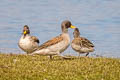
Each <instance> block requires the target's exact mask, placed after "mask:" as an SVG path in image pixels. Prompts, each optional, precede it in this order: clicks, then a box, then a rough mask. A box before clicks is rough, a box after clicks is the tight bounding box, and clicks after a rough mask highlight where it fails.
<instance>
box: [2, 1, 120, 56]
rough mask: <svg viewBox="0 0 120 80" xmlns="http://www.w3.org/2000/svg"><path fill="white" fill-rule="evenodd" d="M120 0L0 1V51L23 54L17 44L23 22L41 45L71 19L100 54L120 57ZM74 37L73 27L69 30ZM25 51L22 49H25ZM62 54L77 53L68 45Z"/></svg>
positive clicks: (56, 33) (55, 34) (57, 33)
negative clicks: (63, 23)
mask: <svg viewBox="0 0 120 80" xmlns="http://www.w3.org/2000/svg"><path fill="white" fill-rule="evenodd" d="M119 3H120V0H60V1H58V0H1V1H0V51H1V52H5V53H9V52H12V53H14V52H15V53H21V52H22V51H21V50H20V49H19V47H18V46H17V43H18V40H19V38H20V36H21V33H22V28H23V26H24V25H26V24H27V25H28V26H30V29H31V35H35V36H37V37H38V38H39V39H40V42H41V43H40V44H42V43H43V42H45V41H47V40H49V39H50V38H52V37H54V36H57V35H59V34H60V33H61V27H60V25H61V22H62V21H63V20H66V19H67V20H70V21H71V22H72V24H73V25H75V26H76V27H78V28H79V30H80V32H81V36H84V37H86V38H88V39H89V40H91V41H92V42H93V43H94V45H95V46H96V47H95V49H96V51H95V52H94V53H91V55H92V54H98V55H101V56H107V57H119V58H120V4H119ZM69 33H70V36H71V39H72V38H73V35H72V33H73V30H71V29H69ZM22 53H23V52H22ZM63 54H71V55H78V54H77V53H76V52H74V51H73V50H72V49H71V47H69V48H68V49H67V50H66V51H65V52H64V53H63Z"/></svg>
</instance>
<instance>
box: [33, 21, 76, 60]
mask: <svg viewBox="0 0 120 80" xmlns="http://www.w3.org/2000/svg"><path fill="white" fill-rule="evenodd" d="M68 28H72V29H74V28H76V27H75V26H73V25H72V23H71V22H70V21H69V20H64V21H63V22H62V23H61V30H62V33H61V34H60V35H59V36H56V37H54V38H52V39H50V40H48V41H46V42H45V43H43V44H41V45H40V46H39V47H38V49H37V50H36V51H34V52H33V53H32V54H33V55H34V54H39V55H48V56H50V59H52V56H53V55H59V54H60V53H62V52H64V51H65V50H66V49H67V48H68V46H69V45H70V36H69V33H68Z"/></svg>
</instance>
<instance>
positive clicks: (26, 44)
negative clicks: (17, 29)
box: [18, 25, 39, 54]
mask: <svg viewBox="0 0 120 80" xmlns="http://www.w3.org/2000/svg"><path fill="white" fill-rule="evenodd" d="M18 46H19V47H20V48H21V49H22V50H23V51H25V52H27V54H30V53H32V52H33V51H35V50H36V49H37V48H38V46H39V40H38V38H37V37H35V36H31V35H30V29H29V27H28V26H27V25H25V26H24V28H23V33H22V36H21V38H20V40H19V42H18Z"/></svg>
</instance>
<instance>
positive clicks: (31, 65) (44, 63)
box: [0, 54, 120, 80]
mask: <svg viewBox="0 0 120 80" xmlns="http://www.w3.org/2000/svg"><path fill="white" fill-rule="evenodd" d="M0 80H120V59H113V58H89V57H81V58H79V59H78V58H72V59H70V60H65V59H62V58H61V57H57V56H56V57H54V59H53V60H50V59H49V58H48V57H46V56H39V55H36V56H29V55H13V54H0Z"/></svg>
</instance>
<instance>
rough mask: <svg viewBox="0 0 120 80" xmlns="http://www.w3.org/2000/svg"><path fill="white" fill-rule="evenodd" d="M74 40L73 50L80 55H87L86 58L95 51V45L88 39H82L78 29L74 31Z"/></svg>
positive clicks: (72, 43)
mask: <svg viewBox="0 0 120 80" xmlns="http://www.w3.org/2000/svg"><path fill="white" fill-rule="evenodd" d="M73 35H74V39H73V40H72V42H71V47H72V49H73V50H75V51H76V52H78V53H79V56H80V54H82V53H86V56H88V55H89V53H90V52H93V51H94V45H93V43H92V42H90V41H89V40H88V39H87V38H85V37H81V36H80V32H79V29H78V28H75V29H74V32H73Z"/></svg>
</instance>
